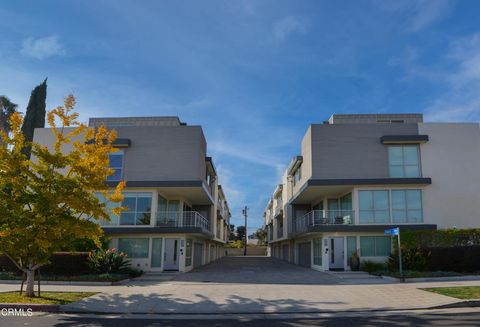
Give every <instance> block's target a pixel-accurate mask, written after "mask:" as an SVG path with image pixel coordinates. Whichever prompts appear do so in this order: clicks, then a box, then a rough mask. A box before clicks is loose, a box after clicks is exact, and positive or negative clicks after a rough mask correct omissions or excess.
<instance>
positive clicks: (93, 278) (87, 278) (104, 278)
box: [0, 272, 130, 282]
mask: <svg viewBox="0 0 480 327" xmlns="http://www.w3.org/2000/svg"><path fill="white" fill-rule="evenodd" d="M35 278H36V277H35ZM127 278H130V276H129V275H127V274H90V275H77V276H62V275H42V276H41V280H42V281H65V282H118V281H121V280H124V279H127ZM2 279H3V280H21V279H22V277H21V276H18V275H15V274H12V273H9V272H0V280H2Z"/></svg>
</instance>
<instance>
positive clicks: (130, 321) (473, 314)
mask: <svg viewBox="0 0 480 327" xmlns="http://www.w3.org/2000/svg"><path fill="white" fill-rule="evenodd" d="M177 318H178V317H177ZM183 318H185V317H182V319H169V318H168V317H167V318H166V319H164V316H163V317H162V318H158V317H156V316H145V315H142V316H138V317H135V316H103V315H98V316H94V315H65V314H35V315H34V316H32V317H0V326H2V327H4V326H5V327H7V326H8V327H20V326H22V327H25V326H35V327H50V326H55V327H63V326H79V327H83V326H85V327H86V326H92V327H97V326H102V327H104V326H105V327H127V326H128V327H130V326H135V327H136V326H162V327H163V326H167V327H168V326H172V327H173V326H182V327H190V326H191V327H194V326H195V327H202V326H208V327H217V326H252V327H253V326H262V327H270V326H272V327H273V326H275V327H300V326H336V327H339V326H340V327H343V326H462V327H466V326H480V309H478V308H469V309H461V310H459V309H451V310H442V311H431V312H429V311H419V312H414V311H413V312H412V311H409V312H389V313H385V312H378V313H372V312H365V313H355V314H353V315H350V314H348V313H347V314H343V315H338V314H334V315H328V314H324V315H318V316H317V317H312V316H306V317H303V318H302V317H293V318H292V317H276V316H274V315H272V316H264V317H262V318H258V317H252V318H248V317H232V318H224V317H220V318H219V319H211V318H215V317H214V316H210V317H208V316H207V317H205V316H203V317H202V319H200V318H198V317H191V318H188V316H187V319H183ZM205 318H207V319H205ZM209 318H210V319H209Z"/></svg>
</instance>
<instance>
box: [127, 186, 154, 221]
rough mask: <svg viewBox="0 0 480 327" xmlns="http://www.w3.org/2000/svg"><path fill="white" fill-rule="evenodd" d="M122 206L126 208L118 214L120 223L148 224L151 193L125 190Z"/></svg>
mask: <svg viewBox="0 0 480 327" xmlns="http://www.w3.org/2000/svg"><path fill="white" fill-rule="evenodd" d="M123 195H124V199H123V201H122V206H124V207H126V208H127V209H126V210H125V211H123V212H122V213H121V214H120V225H150V216H151V214H152V212H151V210H152V193H149V192H144V193H140V192H139V193H137V192H125V193H123Z"/></svg>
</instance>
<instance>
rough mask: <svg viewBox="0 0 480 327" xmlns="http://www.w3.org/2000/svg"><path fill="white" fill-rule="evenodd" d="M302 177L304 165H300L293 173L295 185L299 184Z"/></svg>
mask: <svg viewBox="0 0 480 327" xmlns="http://www.w3.org/2000/svg"><path fill="white" fill-rule="evenodd" d="M301 179H302V165H300V166H298V168H297V170H295V172H294V173H293V185H294V186H295V185H297V183H298V182H300V180H301Z"/></svg>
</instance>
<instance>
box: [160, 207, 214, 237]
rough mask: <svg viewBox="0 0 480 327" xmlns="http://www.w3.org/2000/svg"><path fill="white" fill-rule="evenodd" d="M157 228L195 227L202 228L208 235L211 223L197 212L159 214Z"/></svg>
mask: <svg viewBox="0 0 480 327" xmlns="http://www.w3.org/2000/svg"><path fill="white" fill-rule="evenodd" d="M155 226H156V227H173V228H184V227H193V228H200V229H201V230H202V231H204V232H207V233H209V232H210V223H209V221H208V220H207V219H206V218H205V217H203V216H202V215H201V214H199V213H198V212H196V211H183V212H176V211H173V212H157V214H156V220H155Z"/></svg>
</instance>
